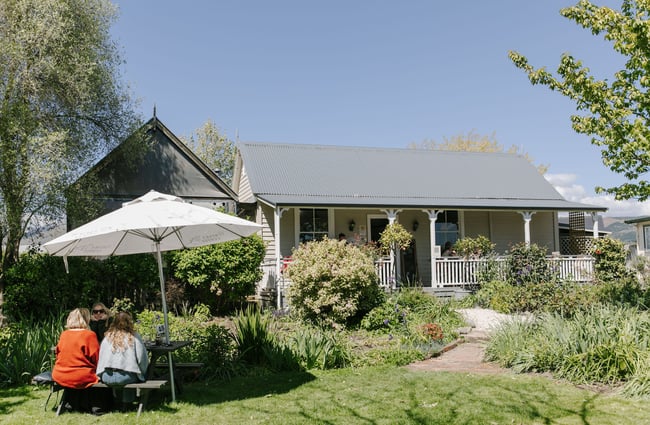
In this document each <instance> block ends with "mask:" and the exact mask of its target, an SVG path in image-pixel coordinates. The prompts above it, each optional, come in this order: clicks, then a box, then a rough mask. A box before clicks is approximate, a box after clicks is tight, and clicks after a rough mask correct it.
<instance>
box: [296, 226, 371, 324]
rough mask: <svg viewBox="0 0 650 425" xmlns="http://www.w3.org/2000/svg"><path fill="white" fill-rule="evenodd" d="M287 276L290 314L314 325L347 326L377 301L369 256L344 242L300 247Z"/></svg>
mask: <svg viewBox="0 0 650 425" xmlns="http://www.w3.org/2000/svg"><path fill="white" fill-rule="evenodd" d="M287 273H288V276H289V278H290V279H291V286H290V287H289V291H288V295H289V302H290V305H291V309H292V311H293V312H295V313H296V314H297V315H298V317H300V318H301V319H303V320H307V321H310V322H312V323H315V324H326V325H335V326H339V325H349V324H350V323H352V322H353V320H354V319H355V318H360V317H362V316H363V315H364V314H365V313H367V312H368V311H370V310H371V309H372V308H373V307H374V306H375V305H377V302H378V300H381V295H380V294H381V290H380V289H379V286H378V285H377V274H376V272H375V266H374V263H373V260H372V257H370V256H369V255H367V254H366V253H365V252H363V251H361V250H360V249H359V248H357V247H355V246H353V245H350V244H347V243H345V242H339V241H335V240H330V239H324V240H322V241H317V242H310V243H307V244H302V245H301V246H300V247H299V248H298V249H296V250H295V251H294V252H293V261H292V262H291V264H289V266H288V267H287Z"/></svg>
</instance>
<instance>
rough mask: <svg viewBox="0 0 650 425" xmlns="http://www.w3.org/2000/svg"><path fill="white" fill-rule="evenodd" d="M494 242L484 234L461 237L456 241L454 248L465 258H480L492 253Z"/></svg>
mask: <svg viewBox="0 0 650 425" xmlns="http://www.w3.org/2000/svg"><path fill="white" fill-rule="evenodd" d="M494 247H495V244H493V243H492V242H490V240H489V239H488V238H486V237H485V236H482V235H481V236H478V237H476V238H463V239H459V240H458V241H456V243H455V244H454V250H455V251H456V252H457V253H458V255H460V256H461V257H465V258H482V257H487V256H490V255H491V254H493V253H494Z"/></svg>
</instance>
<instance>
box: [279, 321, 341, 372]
mask: <svg viewBox="0 0 650 425" xmlns="http://www.w3.org/2000/svg"><path fill="white" fill-rule="evenodd" d="M288 346H289V347H290V348H291V351H292V352H293V353H294V355H295V357H296V358H297V359H298V361H299V362H300V364H301V366H302V367H303V368H304V369H307V370H309V369H322V370H324V369H335V368H341V367H345V366H347V365H348V364H349V362H350V354H349V353H348V351H347V349H346V347H345V345H344V343H343V341H342V339H341V337H340V334H337V333H336V332H333V331H331V330H324V329H321V328H315V327H309V326H304V327H301V328H299V329H297V330H296V331H295V332H294V333H293V334H292V335H291V336H290V337H289V342H288Z"/></svg>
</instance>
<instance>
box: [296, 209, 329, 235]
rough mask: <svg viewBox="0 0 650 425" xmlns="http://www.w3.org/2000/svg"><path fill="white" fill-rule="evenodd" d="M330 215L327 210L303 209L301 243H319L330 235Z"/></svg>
mask: <svg viewBox="0 0 650 425" xmlns="http://www.w3.org/2000/svg"><path fill="white" fill-rule="evenodd" d="M327 223H328V214H327V210H326V209H317V208H301V209H300V224H299V226H300V227H299V232H300V238H299V242H300V243H303V242H310V241H319V240H321V239H323V238H324V237H325V236H327V234H328V228H327V227H328V226H327Z"/></svg>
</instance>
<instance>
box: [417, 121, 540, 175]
mask: <svg viewBox="0 0 650 425" xmlns="http://www.w3.org/2000/svg"><path fill="white" fill-rule="evenodd" d="M409 147H410V148H412V149H431V150H439V151H462V152H505V153H509V154H512V155H520V156H522V157H524V158H526V159H527V160H528V161H529V162H531V163H532V162H533V159H532V158H531V157H530V156H529V155H528V154H527V153H526V152H523V151H522V150H521V149H520V148H519V147H518V146H514V145H513V146H511V147H510V148H508V149H505V148H504V147H503V145H501V144H500V143H499V142H497V140H496V136H495V135H494V134H492V135H490V136H485V135H480V134H476V133H474V132H473V131H470V132H469V133H467V134H459V135H457V136H453V137H451V138H447V137H445V138H444V139H443V141H442V142H436V141H435V140H424V141H422V142H420V143H411V144H410V145H409ZM536 167H537V170H538V171H539V172H540V174H544V173H546V171H547V170H548V166H547V165H537V166H536Z"/></svg>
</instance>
